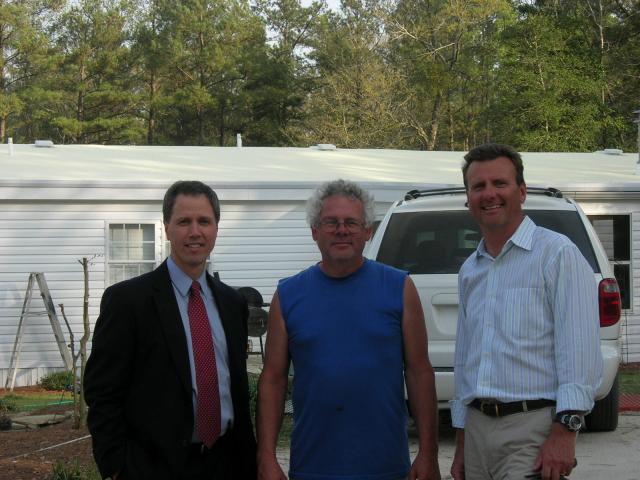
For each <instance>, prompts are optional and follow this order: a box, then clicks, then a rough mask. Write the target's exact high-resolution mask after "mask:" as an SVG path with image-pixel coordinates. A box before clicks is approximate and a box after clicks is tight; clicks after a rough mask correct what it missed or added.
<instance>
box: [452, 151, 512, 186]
mask: <svg viewBox="0 0 640 480" xmlns="http://www.w3.org/2000/svg"><path fill="white" fill-rule="evenodd" d="M498 157H507V158H508V159H509V160H511V163H513V166H514V167H515V169H516V183H517V184H518V185H522V184H523V183H524V165H523V164H522V157H521V156H520V154H519V153H518V152H517V151H516V150H515V148H513V147H512V146H510V145H503V144H501V143H485V144H484V145H480V146H478V147H475V148H472V149H471V150H469V153H467V154H466V155H465V156H464V164H463V165H462V178H463V180H464V187H465V188H469V186H468V185H467V170H469V165H471V164H472V163H473V162H484V161H487V160H495V159H496V158H498Z"/></svg>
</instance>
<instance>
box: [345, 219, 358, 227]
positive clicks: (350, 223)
mask: <svg viewBox="0 0 640 480" xmlns="http://www.w3.org/2000/svg"><path fill="white" fill-rule="evenodd" d="M344 224H345V225H346V226H347V227H356V226H358V225H359V223H358V221H357V220H353V219H348V220H345V221H344Z"/></svg>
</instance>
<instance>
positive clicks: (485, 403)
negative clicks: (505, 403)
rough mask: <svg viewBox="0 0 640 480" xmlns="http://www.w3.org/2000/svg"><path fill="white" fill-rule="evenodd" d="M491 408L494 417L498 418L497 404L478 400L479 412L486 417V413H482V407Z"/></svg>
mask: <svg viewBox="0 0 640 480" xmlns="http://www.w3.org/2000/svg"><path fill="white" fill-rule="evenodd" d="M490 406H493V409H494V411H495V414H496V417H499V416H500V409H499V408H498V404H497V403H495V402H485V401H484V400H480V411H481V412H482V413H484V414H485V415H488V413H485V411H484V407H490Z"/></svg>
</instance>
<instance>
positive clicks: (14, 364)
mask: <svg viewBox="0 0 640 480" xmlns="http://www.w3.org/2000/svg"><path fill="white" fill-rule="evenodd" d="M35 283H37V284H38V288H39V289H40V296H42V301H43V302H44V307H45V311H37V312H34V311H32V309H31V298H32V297H33V289H34V287H35ZM45 313H46V314H47V316H48V317H49V322H50V323H51V328H52V329H53V335H54V336H55V338H56V343H57V344H58V349H59V350H60V355H62V360H63V361H64V365H65V367H66V368H67V370H71V367H72V365H73V361H72V359H71V354H70V353H69V347H68V346H67V343H66V341H65V338H64V334H63V333H62V327H61V326H60V321H59V320H58V316H57V315H56V309H55V306H54V305H53V300H52V299H51V293H49V287H48V286H47V281H46V279H45V278H44V273H42V272H32V273H30V274H29V283H28V284H27V291H26V292H25V295H24V303H23V304H22V313H21V314H20V321H19V322H18V332H17V333H16V340H15V342H14V344H13V353H12V354H11V363H10V364H9V373H8V375H7V381H6V382H5V388H7V389H9V390H10V391H13V387H14V386H15V382H16V374H17V372H18V361H19V359H20V349H21V347H22V336H23V334H24V327H25V324H26V323H27V319H28V318H29V317H30V316H35V315H43V314H45Z"/></svg>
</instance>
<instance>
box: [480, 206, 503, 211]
mask: <svg viewBox="0 0 640 480" xmlns="http://www.w3.org/2000/svg"><path fill="white" fill-rule="evenodd" d="M499 208H502V205H488V206H485V207H482V209H483V210H485V211H491V210H498V209H499Z"/></svg>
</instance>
